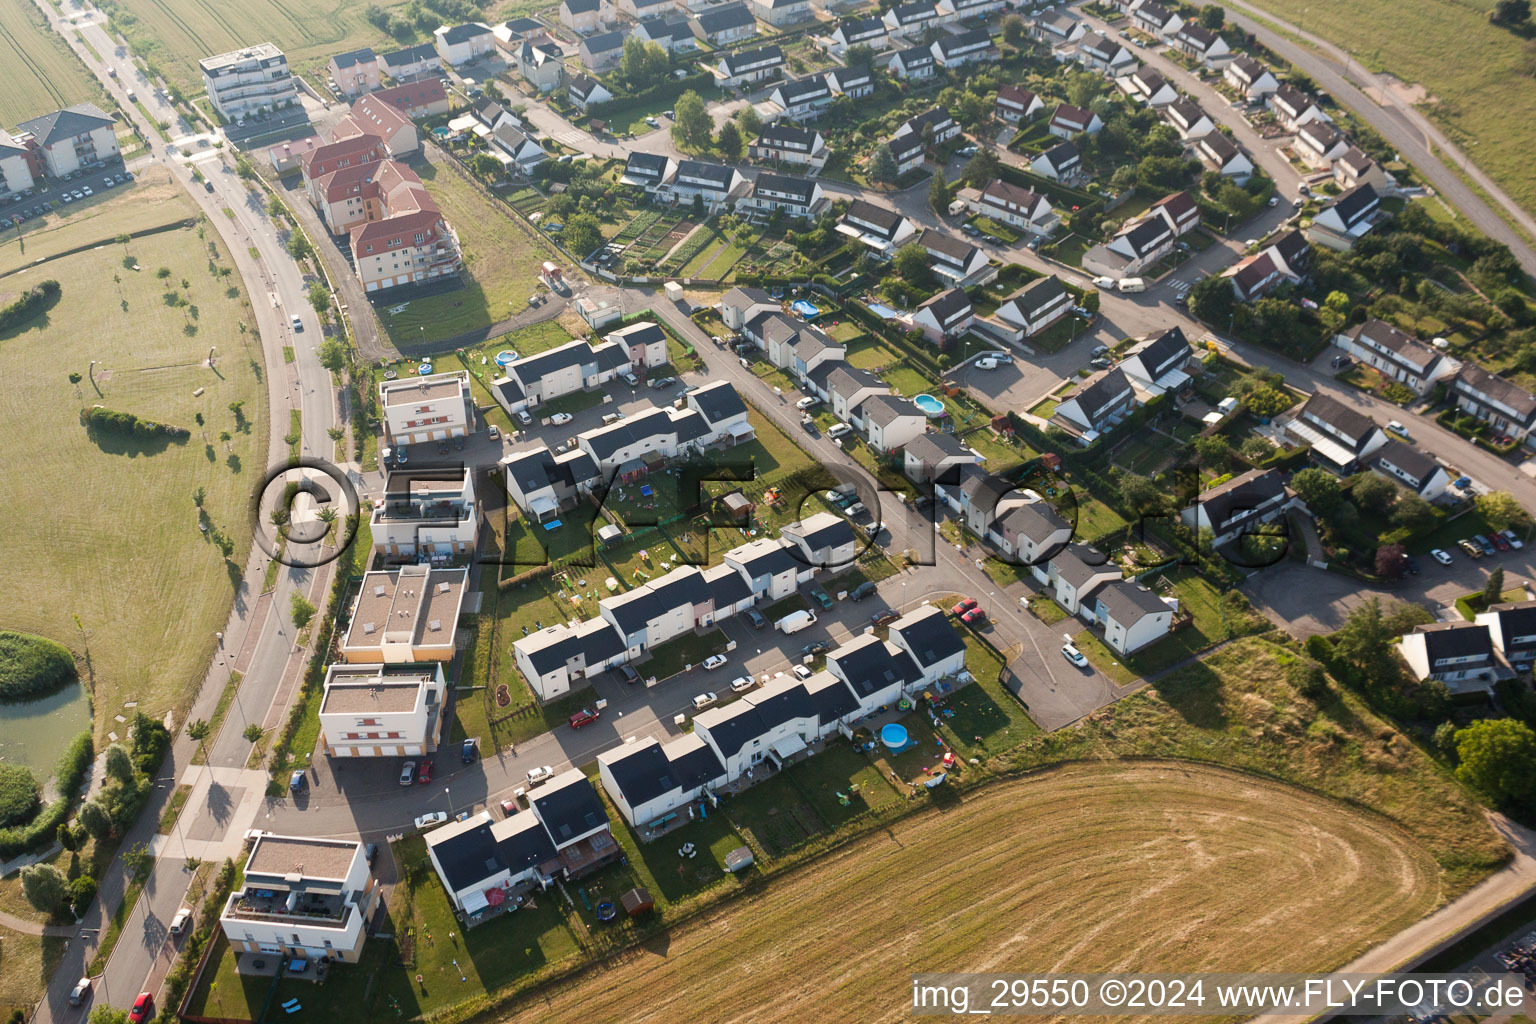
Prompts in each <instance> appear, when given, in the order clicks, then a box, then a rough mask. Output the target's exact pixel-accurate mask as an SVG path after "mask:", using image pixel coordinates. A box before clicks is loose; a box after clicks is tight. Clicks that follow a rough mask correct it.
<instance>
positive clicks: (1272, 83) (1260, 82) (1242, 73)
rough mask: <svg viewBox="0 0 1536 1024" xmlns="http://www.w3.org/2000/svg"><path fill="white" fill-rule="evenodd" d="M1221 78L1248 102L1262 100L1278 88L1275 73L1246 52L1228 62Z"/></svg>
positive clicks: (1278, 84)
mask: <svg viewBox="0 0 1536 1024" xmlns="http://www.w3.org/2000/svg"><path fill="white" fill-rule="evenodd" d="M1221 78H1222V81H1224V82H1226V83H1227V85H1229V86H1231V87H1232V88H1233V89H1236V90H1237V91H1238V92H1239V93H1240V94H1241V95H1242V97H1243V99H1245V100H1248V101H1249V102H1250V103H1251V102H1263V101H1264V100H1266V99H1267V98H1268V97H1269V96H1271V95H1272V94H1273V93H1274V91H1275V90H1276V89H1278V88H1280V80H1279V79H1277V78H1276V77H1275V73H1274V72H1273V71H1271V70H1269V68H1268V67H1267V66H1266V65H1265V64H1263V63H1262V62H1260V61H1257V60H1254V59H1253V58H1252V57H1250V56H1248V55H1247V54H1243V55H1242V56H1240V57H1238V58H1237V59H1236V60H1234V61H1232V63H1230V64H1228V65H1227V67H1226V70H1224V71H1222V73H1221Z"/></svg>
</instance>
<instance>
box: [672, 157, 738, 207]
mask: <svg viewBox="0 0 1536 1024" xmlns="http://www.w3.org/2000/svg"><path fill="white" fill-rule="evenodd" d="M746 189H747V179H746V178H744V177H742V175H741V172H740V171H738V170H736V169H735V168H734V167H727V166H726V165H724V164H715V163H708V162H706V161H703V160H679V161H678V162H677V173H676V174H674V175H673V176H672V184H671V192H672V194H673V195H674V196H675V197H676V199H675V200H674V201H678V202H692V201H693V197H694V196H699V197H701V198H702V199H703V201H704V205H705V207H707V208H708V209H709V210H710V211H712V212H713V211H714V210H718V209H719V208H720V207H721V206H723V205H724V204H725V203H726V202H728V201H729V200H730V199H731V198H732V197H734V196H737V195H740V194H743V193H745V191H746Z"/></svg>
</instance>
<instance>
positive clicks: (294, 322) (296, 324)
mask: <svg viewBox="0 0 1536 1024" xmlns="http://www.w3.org/2000/svg"><path fill="white" fill-rule="evenodd" d="M288 323H289V324H290V325H291V326H292V327H293V329H294V331H295V332H302V331H303V330H304V321H303V320H300V319H299V314H297V313H295V314H293V316H291V317H289V318H288Z"/></svg>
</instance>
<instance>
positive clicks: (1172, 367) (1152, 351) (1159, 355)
mask: <svg viewBox="0 0 1536 1024" xmlns="http://www.w3.org/2000/svg"><path fill="white" fill-rule="evenodd" d="M1194 355H1195V351H1194V349H1192V348H1191V347H1190V345H1189V339H1187V338H1186V337H1184V332H1183V331H1182V330H1180V329H1179V328H1177V327H1170V328H1168V329H1167V330H1166V331H1164V332H1162V333H1161V334H1159V335H1156V336H1154V337H1149V338H1147V339H1146V340H1145V341H1142V342H1141V343H1139V344H1137V345H1135V346H1134V347H1132V349H1131V350H1130V351H1129V352H1128V353H1126V356H1125V359H1123V360H1122V361H1121V362H1120V371H1121V372H1122V373H1124V374H1125V376H1126V378H1127V379H1128V380H1129V381H1130V382H1131V383H1132V384H1133V385H1135V386H1136V387H1137V388H1139V389H1141V390H1142V391H1144V392H1146V393H1147V394H1148V395H1161V394H1166V393H1168V392H1170V391H1181V390H1183V388H1184V387H1185V386H1186V385H1187V384H1188V383H1189V374H1188V373H1187V372H1186V370H1187V369H1188V367H1189V362H1190V360H1191V359H1193V358H1194Z"/></svg>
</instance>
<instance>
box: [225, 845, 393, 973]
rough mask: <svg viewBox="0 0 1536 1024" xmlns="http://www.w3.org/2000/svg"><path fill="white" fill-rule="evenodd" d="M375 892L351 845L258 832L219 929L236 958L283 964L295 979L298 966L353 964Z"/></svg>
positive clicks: (364, 865)
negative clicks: (283, 960) (267, 959)
mask: <svg viewBox="0 0 1536 1024" xmlns="http://www.w3.org/2000/svg"><path fill="white" fill-rule="evenodd" d="M380 888H381V886H380V885H379V882H378V880H377V879H376V878H374V877H373V872H372V871H370V870H369V867H368V858H367V856H366V855H365V854H364V851H363V844H362V843H360V842H358V841H356V840H352V839H312V838H310V837H307V836H285V835H278V834H277V833H274V832H262V833H260V834H259V835H258V836H257V837H256V839H255V841H254V842H253V843H252V844H251V852H250V853H249V854H248V855H247V856H246V858H245V870H244V872H243V873H242V875H241V887H240V888H239V889H237V890H235V891H234V892H232V893H230V894H229V898H228V899H227V900H225V902H224V907H223V909H222V910H221V911H220V912H219V927H220V928H221V929H222V930H223V932H224V938H225V939H226V940H228V942H229V946H230V949H232V950H233V951H234V953H235V956H236V958H237V959H238V958H240V957H256V958H261V957H264V956H269V957H284V958H286V959H287V960H288V961H289V964H288V972H289V973H290V974H294V973H297V974H299V976H301V977H302V976H303V975H304V973H305V972H307V971H308V970H309V968H308V966H304V967H300V966H299V964H298V963H297V962H306V963H307V962H312V961H319V960H321V959H325V960H328V961H332V962H341V963H354V964H355V963H357V962H358V960H359V959H360V958H361V957H362V954H363V944H364V942H365V941H366V940H367V937H368V922H369V920H370V919H371V918H372V917H373V912H374V910H375V909H377V907H378V901H379V891H380ZM310 977H313V975H310Z"/></svg>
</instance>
